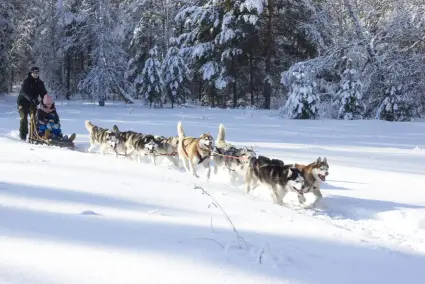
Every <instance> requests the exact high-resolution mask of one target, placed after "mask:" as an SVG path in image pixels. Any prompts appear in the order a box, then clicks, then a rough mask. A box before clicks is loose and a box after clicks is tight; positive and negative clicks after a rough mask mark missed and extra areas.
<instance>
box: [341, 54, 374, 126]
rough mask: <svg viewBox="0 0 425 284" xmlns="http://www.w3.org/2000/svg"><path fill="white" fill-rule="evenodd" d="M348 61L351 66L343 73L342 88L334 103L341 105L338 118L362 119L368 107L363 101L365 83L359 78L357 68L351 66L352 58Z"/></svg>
mask: <svg viewBox="0 0 425 284" xmlns="http://www.w3.org/2000/svg"><path fill="white" fill-rule="evenodd" d="M348 62H349V63H348V64H349V66H347V67H348V68H347V69H345V71H344V73H343V76H342V77H343V78H342V81H341V89H340V90H339V91H338V93H337V94H336V96H335V99H334V104H337V105H339V106H340V108H339V112H338V119H346V120H351V119H361V118H363V114H364V111H365V109H366V106H365V104H364V103H363V101H362V99H363V84H362V82H361V81H360V79H359V74H358V72H357V70H355V69H353V68H351V66H350V65H351V63H350V62H351V60H349V61H348Z"/></svg>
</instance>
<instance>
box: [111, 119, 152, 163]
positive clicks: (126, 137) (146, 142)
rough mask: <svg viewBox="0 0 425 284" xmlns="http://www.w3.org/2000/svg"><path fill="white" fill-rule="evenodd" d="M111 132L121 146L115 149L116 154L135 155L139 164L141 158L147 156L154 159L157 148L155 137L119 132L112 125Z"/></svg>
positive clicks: (131, 132)
mask: <svg viewBox="0 0 425 284" xmlns="http://www.w3.org/2000/svg"><path fill="white" fill-rule="evenodd" d="M113 130H114V132H115V133H116V135H117V137H118V138H119V140H120V141H122V142H123V143H121V145H120V146H119V147H117V148H116V151H117V154H122V155H125V156H131V155H135V156H137V158H138V161H139V163H140V162H141V159H142V157H144V156H146V155H148V156H151V157H152V160H153V159H154V155H155V153H156V151H157V149H158V147H159V145H158V142H157V141H156V139H155V137H154V136H153V135H150V134H142V133H138V132H134V131H120V130H119V128H118V126H116V125H114V126H113ZM153 162H154V161H153Z"/></svg>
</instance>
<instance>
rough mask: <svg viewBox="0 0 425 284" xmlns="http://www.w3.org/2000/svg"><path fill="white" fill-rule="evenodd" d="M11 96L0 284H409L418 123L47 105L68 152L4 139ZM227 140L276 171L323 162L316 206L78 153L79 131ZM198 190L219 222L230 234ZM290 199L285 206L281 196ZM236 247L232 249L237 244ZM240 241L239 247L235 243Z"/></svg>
mask: <svg viewBox="0 0 425 284" xmlns="http://www.w3.org/2000/svg"><path fill="white" fill-rule="evenodd" d="M15 101H16V97H15V96H7V97H0V283H2V284H9V283H14V284H17V283H31V284H38V283H43V284H50V283H52V284H53V283H55V284H56V283H61V284H68V283H78V284H85V283H87V284H95V283H99V284H100V283H102V284H106V283H107V284H109V283H114V284H116V283H120V284H124V283H134V284H136V283H137V284H139V283H149V284H151V283H167V284H168V283H173V284H174V283H203V284H204V283H244V284H247V283H324V284H325V283H326V284H329V283H338V284H342V283H344V284H350V283H353V284H359V283H374V284H376V283H386V284H390V283H397V284H398V283H409V284H413V283H423V281H424V280H423V270H422V269H423V268H424V267H425V175H424V174H425V123H424V122H412V123H389V122H383V121H324V120H322V121H292V120H283V119H281V118H279V117H277V116H276V115H275V113H274V112H273V111H245V110H219V109H202V108H198V109H197V108H185V109H182V108H176V109H164V110H155V109H146V108H142V107H140V106H131V105H124V104H112V103H107V105H106V106H105V107H103V108H102V107H98V106H96V105H95V104H89V103H77V102H66V101H63V102H57V107H58V111H59V115H60V117H61V123H62V128H63V130H64V132H65V133H66V134H70V133H72V132H75V133H77V139H76V140H75V142H76V145H77V147H78V151H70V150H66V149H58V148H53V147H50V148H49V147H47V146H36V145H30V144H28V143H23V142H20V141H19V139H18V131H17V129H18V125H19V115H18V113H17V110H16V104H15ZM86 119H89V120H91V121H92V122H93V123H94V124H95V125H99V126H101V127H109V128H110V127H112V125H113V124H117V125H118V126H119V127H120V128H121V129H123V130H130V129H131V130H136V131H139V132H143V133H153V134H158V135H164V136H172V135H176V133H177V131H176V125H177V122H178V121H179V120H182V121H183V125H184V128H185V132H186V134H187V135H191V136H199V134H200V133H201V132H208V131H210V132H211V133H212V134H213V136H214V137H216V135H217V131H218V125H219V124H220V123H224V125H225V126H226V128H227V140H228V141H229V142H231V143H234V144H236V145H249V146H253V147H254V149H255V151H256V152H257V154H260V155H265V156H269V157H273V158H279V159H282V160H283V161H285V162H287V163H293V162H298V163H310V162H312V161H314V160H315V159H317V157H319V156H320V157H322V158H323V157H327V159H328V162H329V164H330V174H329V176H328V180H327V181H326V183H324V184H323V189H322V193H323V196H324V198H323V200H322V203H321V204H320V206H319V208H318V209H315V210H312V209H300V208H299V207H296V206H295V205H290V204H289V203H291V200H288V204H289V205H288V206H286V207H281V206H278V205H275V204H272V202H271V198H270V196H269V194H268V191H267V189H266V188H262V187H260V188H257V189H255V190H254V191H253V192H252V193H251V194H250V195H248V194H245V193H244V191H243V187H242V184H241V183H239V184H235V185H232V184H231V183H230V182H229V179H228V176H227V173H219V174H218V175H214V174H213V173H212V178H211V180H210V181H206V180H205V178H203V174H204V172H202V171H201V172H200V175H201V178H200V179H199V180H195V179H194V178H193V177H191V176H190V175H189V174H188V173H186V172H184V171H183V170H182V169H177V168H175V167H173V166H172V165H170V163H169V162H165V161H164V162H163V163H161V164H159V165H157V166H156V167H154V166H153V165H151V164H150V163H147V162H146V163H142V164H138V163H137V162H136V161H131V160H126V159H124V158H123V157H120V158H119V159H116V158H115V156H113V155H105V156H101V155H100V154H99V153H96V152H95V153H86V150H87V149H88V147H89V143H88V132H87V131H86V129H85V127H84V120H86ZM195 185H200V186H203V187H204V188H205V189H206V190H207V191H208V192H209V194H210V195H211V197H212V198H213V199H215V200H216V201H217V202H218V204H219V205H220V206H222V208H223V209H224V210H225V212H226V213H227V214H228V216H229V218H230V219H231V221H232V222H233V224H234V226H235V227H236V230H237V232H238V234H240V237H237V235H236V234H235V232H234V231H233V228H232V226H231V224H230V223H229V222H228V220H227V219H226V218H225V216H224V215H223V212H222V211H221V210H220V208H218V207H216V206H214V204H213V203H214V201H213V199H212V198H211V197H210V196H208V195H206V194H202V192H201V190H199V189H196V188H195ZM288 199H290V198H288ZM238 240H239V242H241V243H243V246H241V247H238ZM245 243H246V244H247V245H246V246H245Z"/></svg>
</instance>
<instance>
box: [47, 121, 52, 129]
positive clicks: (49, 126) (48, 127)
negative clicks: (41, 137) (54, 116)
mask: <svg viewBox="0 0 425 284" xmlns="http://www.w3.org/2000/svg"><path fill="white" fill-rule="evenodd" d="M46 127H47V129H49V130H50V131H52V125H51V124H50V123H48V124H47V125H46Z"/></svg>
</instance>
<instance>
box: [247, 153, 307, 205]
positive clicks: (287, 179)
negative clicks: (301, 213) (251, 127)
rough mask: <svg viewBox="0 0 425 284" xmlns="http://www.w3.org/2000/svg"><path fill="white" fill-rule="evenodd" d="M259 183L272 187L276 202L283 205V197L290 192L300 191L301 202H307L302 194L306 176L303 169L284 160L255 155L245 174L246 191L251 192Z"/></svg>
mask: <svg viewBox="0 0 425 284" xmlns="http://www.w3.org/2000/svg"><path fill="white" fill-rule="evenodd" d="M258 184H264V185H267V186H268V187H269V188H270V189H271V191H272V192H271V193H272V198H273V201H274V203H276V204H279V205H283V198H284V197H285V195H286V194H287V193H288V192H295V193H298V199H299V201H300V203H304V202H305V198H304V196H303V194H302V189H303V186H304V177H303V175H302V173H301V171H300V170H299V169H297V168H295V167H293V166H291V165H284V163H283V161H281V160H277V159H269V158H267V157H264V156H259V157H258V158H256V157H253V158H251V159H250V161H249V166H248V169H247V171H246V175H245V191H246V193H249V192H250V191H251V189H254V188H255V187H256V186H257V185H258Z"/></svg>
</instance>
